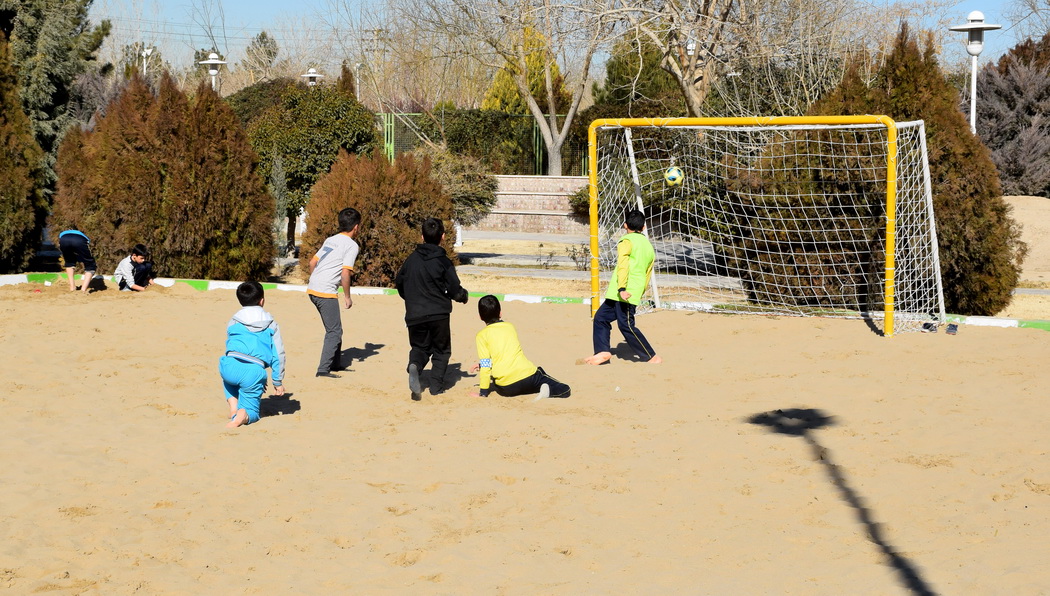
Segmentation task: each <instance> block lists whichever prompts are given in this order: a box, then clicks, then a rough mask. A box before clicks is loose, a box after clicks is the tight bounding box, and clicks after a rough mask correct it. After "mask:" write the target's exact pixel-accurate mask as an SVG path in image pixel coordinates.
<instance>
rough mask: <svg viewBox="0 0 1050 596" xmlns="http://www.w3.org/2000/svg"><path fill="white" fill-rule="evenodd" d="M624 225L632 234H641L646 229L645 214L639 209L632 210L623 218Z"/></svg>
mask: <svg viewBox="0 0 1050 596" xmlns="http://www.w3.org/2000/svg"><path fill="white" fill-rule="evenodd" d="M623 223H625V224H627V229H628V230H630V231H632V232H641V231H642V228H644V227H645V214H644V213H642V212H641V211H639V210H638V209H631V210H630V211H628V212H627V213H626V214H625V215H624V216H623Z"/></svg>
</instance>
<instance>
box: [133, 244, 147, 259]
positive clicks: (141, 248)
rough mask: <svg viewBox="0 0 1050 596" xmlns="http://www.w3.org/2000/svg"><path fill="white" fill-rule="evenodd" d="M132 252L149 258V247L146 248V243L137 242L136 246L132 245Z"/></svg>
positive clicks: (137, 255)
mask: <svg viewBox="0 0 1050 596" xmlns="http://www.w3.org/2000/svg"><path fill="white" fill-rule="evenodd" d="M131 254H132V255H134V256H136V257H146V258H147V259H148V258H149V249H148V248H146V245H145V244H136V245H135V246H132V247H131Z"/></svg>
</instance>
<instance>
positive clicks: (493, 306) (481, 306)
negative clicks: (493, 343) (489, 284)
mask: <svg viewBox="0 0 1050 596" xmlns="http://www.w3.org/2000/svg"><path fill="white" fill-rule="evenodd" d="M478 315H480V316H481V320H482V321H485V323H486V324H488V325H491V324H492V323H495V322H496V321H499V315H500V307H499V298H496V297H495V296H493V295H492V294H489V295H488V296H482V298H481V300H478Z"/></svg>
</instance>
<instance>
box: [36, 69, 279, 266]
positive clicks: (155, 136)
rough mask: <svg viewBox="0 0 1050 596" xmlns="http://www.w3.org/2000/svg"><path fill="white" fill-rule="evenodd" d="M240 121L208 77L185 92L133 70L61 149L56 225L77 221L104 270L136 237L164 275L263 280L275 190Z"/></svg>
mask: <svg viewBox="0 0 1050 596" xmlns="http://www.w3.org/2000/svg"><path fill="white" fill-rule="evenodd" d="M257 161H258V158H257V156H256V155H255V153H254V152H253V151H252V149H251V146H250V145H249V144H248V138H247V135H246V134H245V132H244V129H243V128H242V127H241V125H240V123H239V122H238V121H237V118H236V116H234V114H233V111H232V110H230V108H229V106H227V105H226V104H225V103H224V102H223V101H222V100H221V99H220V98H219V96H218V95H217V94H216V93H215V92H214V91H212V90H211V88H210V86H208V85H207V83H202V84H201V85H200V86H199V87H198V88H197V93H196V96H195V98H194V99H193V100H192V101H191V100H190V99H189V98H187V97H186V95H185V94H183V93H182V92H181V91H179V89H178V88H177V86H176V84H175V82H174V81H173V80H172V79H171V77H170V76H167V75H165V76H164V77H162V79H161V81H160V86H159V91H158V93H157V95H154V94H153V93H152V92H151V91H150V89H149V87H148V86H147V85H146V83H145V82H144V81H143V80H142V79H141V78H140V77H135V78H134V79H132V80H131V81H130V82H129V83H128V86H127V87H126V88H125V90H124V92H123V93H122V94H121V95H120V96H119V97H118V98H117V99H116V100H115V101H114V102H113V103H112V104H110V106H109V107H108V108H107V110H106V114H105V116H103V117H101V118H100V119H99V120H98V122H97V124H96V126H95V128H94V130H92V131H78V130H74V131H72V132H71V133H70V134H69V135H67V136H66V139H65V140H64V141H63V144H62V147H61V149H60V151H59V162H58V172H59V181H58V193H57V195H56V198H55V205H54V212H53V215H52V224H53V231H54V232H55V233H57V232H58V231H60V230H62V229H64V228H66V227H70V226H76V227H78V228H79V229H80V230H82V231H83V232H84V233H85V234H87V235H88V236H89V237H90V238H91V239H92V245H93V252H94V253H95V258H96V259H97V260H98V261H99V266H100V269H101V270H103V271H105V270H110V271H112V268H113V267H115V266H116V264H117V262H118V261H119V260H120V259H121V258H123V257H124V256H126V255H127V253H128V250H129V248H130V247H131V246H133V245H134V244H136V243H143V244H145V245H147V246H148V247H149V248H150V250H151V251H152V253H153V258H154V260H155V261H156V266H157V270H158V272H159V273H160V274H161V275H166V276H171V277H190V278H204V279H230V280H241V279H265V278H266V277H267V276H268V275H269V273H270V269H271V267H272V264H273V259H274V256H275V247H274V239H273V233H272V230H271V225H272V224H271V222H272V218H273V211H274V199H273V197H271V196H270V195H269V194H268V193H267V192H266V188H265V186H264V185H263V181H262V179H260V178H259V176H258V174H257V173H256V170H255V167H256V164H257Z"/></svg>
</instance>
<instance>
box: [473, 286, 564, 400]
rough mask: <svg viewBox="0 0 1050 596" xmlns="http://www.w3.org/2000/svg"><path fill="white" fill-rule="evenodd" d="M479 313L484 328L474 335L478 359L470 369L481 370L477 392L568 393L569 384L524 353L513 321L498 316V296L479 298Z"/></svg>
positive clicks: (546, 394)
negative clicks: (483, 322)
mask: <svg viewBox="0 0 1050 596" xmlns="http://www.w3.org/2000/svg"><path fill="white" fill-rule="evenodd" d="M478 315H480V316H481V320H482V321H485V328H484V329H482V330H481V331H479V332H478V335H477V344H478V360H479V362H478V363H477V364H475V365H474V366H473V367H472V368H471V370H470V372H478V371H479V370H480V371H481V379H480V383H479V386H480V390H479V391H478V392H477V393H476V395H479V396H481V397H487V396H488V394H489V392H490V391H492V390H495V391H496V393H498V394H500V395H503V396H505V397H513V396H515V395H527V394H530V393H539V394H540V395H539V397H540V398H544V397H569V393H570V390H569V386H568V385H566V384H565V383H562V382H561V381H559V380H557V379H555V378H554V377H552V376H550V375H548V374H547V373H546V372H544V370H543V369H542V368H540V367H537V366H536V365H535V364H533V363H532V362H529V359H528V358H526V357H525V352H523V351H522V349H521V342H519V341H518V332H517V330H515V329H514V325H511V324H510V323H507V322H505V321H502V320H500V304H499V299H497V298H496V297H495V296H493V295H491V294H490V295H488V296H485V297H484V298H482V299H481V300H479V301H478ZM490 379H491V381H492V386H491V387H490V386H489V381H490ZM537 399H538V398H537Z"/></svg>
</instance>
